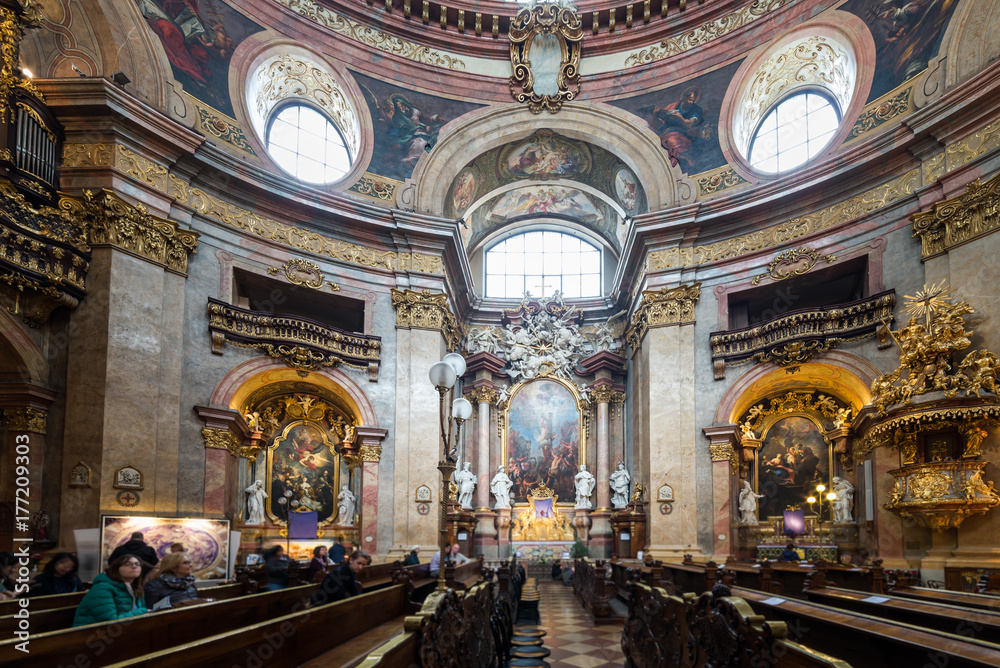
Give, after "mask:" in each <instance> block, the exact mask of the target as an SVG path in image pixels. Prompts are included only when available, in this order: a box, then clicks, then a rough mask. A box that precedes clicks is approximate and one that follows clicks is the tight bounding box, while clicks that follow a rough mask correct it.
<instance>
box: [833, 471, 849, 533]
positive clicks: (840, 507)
mask: <svg viewBox="0 0 1000 668" xmlns="http://www.w3.org/2000/svg"><path fill="white" fill-rule="evenodd" d="M833 492H834V494H836V495H837V498H836V499H835V500H834V502H833V521H834V522H853V521H854V512H853V511H854V485H852V484H851V483H850V482H849V481H847V480H844V479H843V478H841V477H840V476H834V478H833Z"/></svg>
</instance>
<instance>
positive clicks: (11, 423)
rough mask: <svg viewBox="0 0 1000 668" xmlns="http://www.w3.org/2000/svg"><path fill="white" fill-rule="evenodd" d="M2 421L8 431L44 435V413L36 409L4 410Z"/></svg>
mask: <svg viewBox="0 0 1000 668" xmlns="http://www.w3.org/2000/svg"><path fill="white" fill-rule="evenodd" d="M3 416H4V420H5V421H6V422H7V430H8V431H29V432H32V433H34V434H44V433H45V418H46V416H47V414H46V412H45V411H42V410H38V409H37V408H5V409H4V411H3Z"/></svg>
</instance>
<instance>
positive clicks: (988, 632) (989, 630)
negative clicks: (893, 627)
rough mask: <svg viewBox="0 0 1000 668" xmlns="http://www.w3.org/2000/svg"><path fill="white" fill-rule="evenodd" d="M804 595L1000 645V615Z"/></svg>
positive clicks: (873, 598)
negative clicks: (959, 628)
mask: <svg viewBox="0 0 1000 668" xmlns="http://www.w3.org/2000/svg"><path fill="white" fill-rule="evenodd" d="M805 595H806V598H807V599H808V600H809V601H812V602H814V603H822V604H823V605H829V606H832V607H835V608H839V609H841V610H850V611H852V612H860V613H863V614H866V615H872V616H874V617H880V618H882V619H887V620H891V621H896V622H903V623H904V624H913V625H914V626H922V627H924V628H928V629H933V630H936V631H944V632H946V633H955V632H956V627H959V626H961V627H962V629H961V630H963V631H964V632H963V633H961V635H968V637H972V638H978V639H980V640H985V641H987V642H992V643H1000V613H995V612H986V611H983V610H975V609H972V608H963V607H958V606H954V605H947V604H943V603H931V602H927V601H918V600H914V599H905V598H902V597H897V596H884V595H883V596H879V595H872V594H869V593H868V592H859V591H852V590H850V589H841V588H839V587H813V588H809V589H807V590H806V591H805Z"/></svg>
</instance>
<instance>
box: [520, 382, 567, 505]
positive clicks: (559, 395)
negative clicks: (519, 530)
mask: <svg viewBox="0 0 1000 668" xmlns="http://www.w3.org/2000/svg"><path fill="white" fill-rule="evenodd" d="M581 426H582V425H581V415H580V409H579V399H578V397H577V395H576V392H575V390H574V389H573V388H572V386H571V385H569V384H568V383H565V382H563V381H562V380H560V379H556V378H551V377H549V378H544V377H543V378H538V379H535V380H532V381H528V382H526V383H522V384H519V385H516V386H515V387H514V389H513V390H512V392H511V397H510V400H509V402H508V404H507V410H506V419H505V421H504V429H505V434H504V440H503V443H504V452H503V461H505V462H507V466H508V469H507V470H508V472H509V473H508V475H509V476H510V479H511V481H512V482H513V483H514V488H513V489H512V490H511V499H512V500H513V501H514V503H525V502H527V501H528V498H529V494H530V492H531V490H532V489H534V488H536V487H538V486H539V485H540V484H544V485H546V486H547V487H548V488H549V489H551V490H552V491H553V493H554V494H555V495H556V496H558V497H559V498H562V499H565V500H567V501H572V499H573V498H575V497H574V495H575V493H576V488H575V487H574V484H573V477H574V476H575V475H576V473H577V471H578V467H579V464H580V463H581V462H583V461H585V460H584V455H585V449H584V448H585V443H584V440H583V438H582V434H583V430H582V429H581Z"/></svg>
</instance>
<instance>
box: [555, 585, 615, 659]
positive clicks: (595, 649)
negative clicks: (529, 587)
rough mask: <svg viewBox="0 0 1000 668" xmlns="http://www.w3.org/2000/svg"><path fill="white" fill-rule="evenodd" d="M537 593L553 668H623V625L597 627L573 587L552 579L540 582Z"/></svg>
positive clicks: (601, 625)
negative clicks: (539, 598)
mask: <svg viewBox="0 0 1000 668" xmlns="http://www.w3.org/2000/svg"><path fill="white" fill-rule="evenodd" d="M538 591H539V593H541V595H542V597H541V600H540V601H539V606H538V610H539V614H540V616H541V618H542V628H543V629H545V630H546V631H548V634H547V635H546V636H545V644H544V646H545V647H547V648H548V649H550V650H551V651H552V654H551V655H550V656H549V657H548V659H547V661H548V662H549V664H550V665H551V666H553V668H612V667H614V668H621V666H623V665H624V664H625V655H624V654H622V646H621V642H622V626H621V625H620V624H594V622H593V620H592V619H591V617H590V615H589V614H588V613H587V611H586V610H585V609H584V608H583V605H582V604H581V603H580V601H579V599H578V598H577V597H576V596H574V595H573V588H572V587H567V586H565V585H564V584H562V583H561V582H555V581H553V580H540V581H539V583H538Z"/></svg>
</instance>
